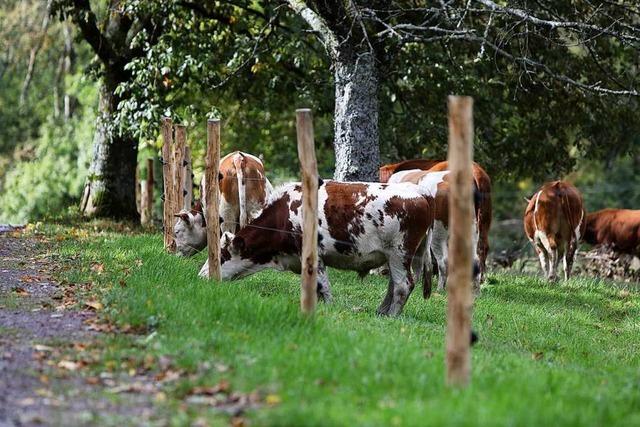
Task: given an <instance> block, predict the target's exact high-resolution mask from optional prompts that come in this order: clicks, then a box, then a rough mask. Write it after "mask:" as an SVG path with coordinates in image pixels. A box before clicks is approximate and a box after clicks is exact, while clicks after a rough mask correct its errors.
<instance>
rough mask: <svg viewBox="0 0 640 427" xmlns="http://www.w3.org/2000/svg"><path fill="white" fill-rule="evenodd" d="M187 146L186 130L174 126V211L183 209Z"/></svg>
mask: <svg viewBox="0 0 640 427" xmlns="http://www.w3.org/2000/svg"><path fill="white" fill-rule="evenodd" d="M186 144H187V128H186V127H185V126H184V125H176V144H175V146H174V147H173V148H174V149H173V191H174V192H175V197H174V200H175V211H176V212H174V213H178V211H179V210H181V209H182V208H183V207H184V156H185V147H186Z"/></svg>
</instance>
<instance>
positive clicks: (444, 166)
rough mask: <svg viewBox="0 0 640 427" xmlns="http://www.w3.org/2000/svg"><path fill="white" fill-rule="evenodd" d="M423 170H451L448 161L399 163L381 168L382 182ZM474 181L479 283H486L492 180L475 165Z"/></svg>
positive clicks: (423, 160) (416, 160)
mask: <svg viewBox="0 0 640 427" xmlns="http://www.w3.org/2000/svg"><path fill="white" fill-rule="evenodd" d="M411 169H421V170H424V171H430V172H440V171H445V170H448V169H449V163H448V162H447V161H446V160H427V159H413V160H405V161H403V162H399V163H392V164H388V165H384V166H382V167H380V182H387V181H388V180H389V177H390V176H391V175H393V174H394V173H397V172H400V171H405V170H411ZM473 180H474V182H475V185H476V187H477V189H478V196H479V199H478V246H477V253H478V260H479V261H480V264H479V267H480V276H479V278H478V280H479V282H478V283H482V282H484V279H485V275H486V271H487V256H488V255H489V229H490V228H491V215H492V214H491V210H492V207H491V178H489V175H488V174H487V172H485V170H484V169H482V167H480V165H478V164H477V163H475V162H474V163H473Z"/></svg>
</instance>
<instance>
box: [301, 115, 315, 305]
mask: <svg viewBox="0 0 640 427" xmlns="http://www.w3.org/2000/svg"><path fill="white" fill-rule="evenodd" d="M296 129H297V134H298V158H299V159H300V172H301V174H302V254H301V257H300V262H301V264H302V274H301V276H302V277H301V280H302V283H301V289H300V290H301V294H300V306H301V308H302V312H303V313H311V312H313V310H314V309H315V307H316V303H317V300H318V297H317V294H316V289H317V286H318V285H317V282H318V164H317V162H316V150H315V146H314V141H313V118H312V116H311V110H309V109H306V108H301V109H298V110H296Z"/></svg>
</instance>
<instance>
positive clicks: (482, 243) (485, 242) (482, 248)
mask: <svg viewBox="0 0 640 427" xmlns="http://www.w3.org/2000/svg"><path fill="white" fill-rule="evenodd" d="M476 253H477V255H478V260H479V262H480V277H479V283H483V282H484V279H485V275H486V272H487V256H488V254H489V239H488V238H487V236H486V235H485V234H484V233H482V234H481V235H480V236H479V240H478V249H477V251H476Z"/></svg>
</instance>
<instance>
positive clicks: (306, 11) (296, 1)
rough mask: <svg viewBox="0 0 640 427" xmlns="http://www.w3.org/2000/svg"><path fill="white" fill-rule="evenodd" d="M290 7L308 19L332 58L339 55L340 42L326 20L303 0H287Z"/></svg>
mask: <svg viewBox="0 0 640 427" xmlns="http://www.w3.org/2000/svg"><path fill="white" fill-rule="evenodd" d="M287 2H288V4H289V7H290V8H291V9H293V11H294V12H296V13H297V14H298V15H300V16H301V17H302V19H304V20H305V21H306V23H307V24H308V25H309V26H310V27H311V29H312V30H313V31H314V32H316V34H317V35H318V37H319V38H320V41H321V42H322V45H323V46H324V48H325V49H326V51H327V53H328V54H329V56H330V57H331V58H334V59H335V58H337V57H338V54H339V52H338V48H339V46H340V43H339V42H338V38H337V37H336V35H335V33H334V32H333V30H332V29H331V28H330V27H329V25H328V24H327V23H326V21H325V20H324V19H323V18H322V17H321V16H320V15H318V14H317V13H316V12H315V11H314V10H313V9H311V8H310V7H309V6H307V4H306V3H305V2H304V1H303V0H287Z"/></svg>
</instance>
